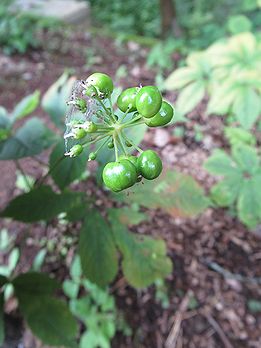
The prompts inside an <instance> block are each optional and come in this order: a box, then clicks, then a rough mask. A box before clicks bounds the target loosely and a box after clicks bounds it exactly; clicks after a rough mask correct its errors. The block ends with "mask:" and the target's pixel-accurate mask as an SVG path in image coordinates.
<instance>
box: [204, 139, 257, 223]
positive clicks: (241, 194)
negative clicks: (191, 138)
mask: <svg viewBox="0 0 261 348" xmlns="http://www.w3.org/2000/svg"><path fill="white" fill-rule="evenodd" d="M205 168H206V169H207V170H208V171H209V172H210V173H212V174H214V175H217V176H221V177H223V179H222V180H221V181H220V182H218V183H217V184H215V185H214V186H213V187H212V188H211V197H212V199H213V201H214V202H215V203H216V204H218V205H219V206H221V207H235V208H236V211H237V215H238V217H239V219H240V220H241V221H242V222H243V223H244V224H246V225H247V226H248V227H252V228H253V227H255V226H256V225H257V224H258V223H260V221H261V191H260V185H261V165H260V156H259V154H258V152H257V149H256V148H254V147H252V146H249V145H246V144H243V143H242V142H241V143H238V142H236V143H235V144H234V145H232V149H231V155H228V154H226V153H225V151H223V150H216V151H215V152H214V153H213V154H212V156H211V157H210V158H209V159H208V160H207V161H206V163H205Z"/></svg>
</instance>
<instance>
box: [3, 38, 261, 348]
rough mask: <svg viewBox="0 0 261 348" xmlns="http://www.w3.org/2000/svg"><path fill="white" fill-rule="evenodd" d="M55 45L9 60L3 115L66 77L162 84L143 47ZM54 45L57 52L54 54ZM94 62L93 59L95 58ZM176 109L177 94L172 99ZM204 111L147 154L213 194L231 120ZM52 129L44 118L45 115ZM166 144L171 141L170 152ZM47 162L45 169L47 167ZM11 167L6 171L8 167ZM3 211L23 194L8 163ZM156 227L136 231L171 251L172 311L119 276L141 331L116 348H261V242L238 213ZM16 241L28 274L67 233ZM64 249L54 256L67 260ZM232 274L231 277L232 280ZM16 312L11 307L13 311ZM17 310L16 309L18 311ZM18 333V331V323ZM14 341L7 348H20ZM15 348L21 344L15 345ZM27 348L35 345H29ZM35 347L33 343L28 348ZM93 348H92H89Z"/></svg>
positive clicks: (45, 232) (117, 341) (148, 141)
mask: <svg viewBox="0 0 261 348" xmlns="http://www.w3.org/2000/svg"><path fill="white" fill-rule="evenodd" d="M55 40H56V41H53V40H51V39H50V40H46V45H47V47H46V48H45V50H43V51H34V52H30V53H29V54H27V55H25V56H14V57H11V58H6V57H5V56H3V55H2V54H0V70H1V78H0V105H3V106H5V107H7V108H8V110H10V109H12V107H13V106H14V105H15V104H16V102H17V101H18V100H20V99H21V98H22V97H24V96H25V95H26V94H29V93H32V92H33V91H34V90H35V89H39V90H40V91H41V92H42V93H43V92H44V91H46V90H47V88H48V87H49V86H50V84H51V83H53V82H54V81H55V80H56V78H58V77H59V76H60V75H61V74H62V72H63V71H64V69H65V68H66V67H68V68H71V67H73V68H74V71H75V74H76V76H77V77H78V78H84V77H85V76H88V74H90V73H91V72H93V71H97V70H98V71H99V70H101V71H104V72H106V73H109V74H110V75H112V76H114V75H115V73H116V71H117V69H118V68H119V66H122V65H125V66H126V67H127V69H128V72H129V73H128V76H127V77H125V78H122V79H119V81H118V84H121V85H122V86H124V87H127V86H131V85H135V84H136V83H137V81H139V82H140V83H142V84H151V83H153V76H154V72H153V71H152V70H150V69H148V68H147V67H146V64H145V57H146V52H147V50H146V49H144V48H141V47H139V46H138V45H137V44H136V43H129V44H127V45H119V44H117V43H116V42H114V41H112V40H111V39H106V38H101V37H92V36H91V35H90V34H88V33H85V32H81V33H77V34H71V33H67V38H66V39H63V38H62V37H60V36H58V37H56V38H55ZM48 42H52V43H53V42H56V46H54V44H52V47H48ZM88 52H89V53H88ZM90 52H95V55H96V56H97V57H98V58H97V59H96V63H95V64H94V65H92V66H85V64H86V54H87V56H88V57H89V61H90V59H91V58H90V57H91V56H92V55H93V53H90ZM168 97H169V99H170V100H173V101H174V100H175V95H174V94H169V95H168ZM204 105H205V102H203V103H202V104H201V105H200V106H199V107H198V108H197V109H196V110H194V111H193V112H192V113H191V115H189V122H188V123H187V124H186V125H185V136H184V138H182V139H177V138H175V136H174V135H173V127H172V126H171V127H168V128H166V129H164V130H163V133H162V130H150V131H148V133H147V134H146V137H145V140H144V146H151V147H154V148H155V149H157V151H158V152H160V153H161V155H162V158H163V160H164V163H165V165H166V166H168V167H170V168H173V169H177V170H179V171H182V172H184V173H188V174H190V175H192V176H193V177H194V178H195V179H197V180H198V181H199V182H200V183H201V184H202V185H203V186H204V188H205V189H206V190H208V189H209V188H210V186H211V185H212V184H213V182H214V179H213V177H211V176H209V175H208V174H207V173H206V171H204V169H202V164H203V162H204V161H205V160H206V158H207V157H208V155H209V153H210V152H211V150H212V149H213V148H215V147H218V146H222V147H226V146H227V144H226V142H225V140H224V139H223V136H222V127H223V123H222V120H221V119H220V118H218V117H209V118H206V117H205V115H204V107H205V106H204ZM36 114H37V115H39V116H40V117H43V118H44V119H46V116H45V115H44V114H43V112H42V111H41V110H39V112H38V113H36ZM195 124H200V125H201V130H202V132H203V134H204V138H203V140H202V141H200V142H197V141H195V133H194V125H195ZM162 139H165V140H164V141H163V142H162ZM46 157H47V156H46V154H43V155H42V160H46V159H47V158H46ZM3 164H4V165H3ZM21 165H22V166H23V168H24V170H25V171H26V172H27V173H28V174H31V175H34V176H36V177H39V176H40V175H41V171H42V169H41V166H40V165H38V164H35V163H33V162H32V161H31V160H28V159H26V160H22V161H21ZM0 174H1V182H0V207H3V206H4V205H5V204H6V202H7V201H8V200H10V198H11V197H12V196H13V195H15V194H17V193H18V191H17V189H16V188H15V187H14V183H15V179H16V178H15V167H14V165H13V163H12V162H9V161H6V162H2V163H1V167H0ZM82 185H85V186H84V188H85V189H86V192H89V194H92V193H94V192H95V194H96V195H97V200H98V201H99V204H100V202H103V203H104V204H105V205H107V204H110V202H108V199H107V196H106V195H105V194H104V193H103V192H102V191H101V190H100V189H97V188H96V187H95V185H94V183H93V181H91V180H88V182H87V183H83V184H82ZM150 215H151V221H150V222H146V223H141V224H140V225H138V226H137V227H135V228H134V229H135V230H136V231H137V232H138V233H146V234H151V235H153V236H155V237H158V238H163V239H164V240H165V241H166V243H167V246H168V253H169V256H170V257H171V259H172V261H173V264H174V268H173V274H171V276H169V277H168V279H167V281H166V287H167V290H166V292H167V296H168V298H169V306H168V308H165V309H164V308H163V307H162V306H161V303H160V302H159V301H157V300H156V298H155V291H156V290H155V286H151V287H150V288H148V289H146V290H144V291H136V290H134V289H133V288H131V287H130V286H128V284H127V283H126V282H125V280H124V278H123V277H122V276H121V275H120V276H119V277H118V278H117V281H115V283H114V284H112V286H111V291H112V293H113V294H114V295H115V297H116V302H117V305H118V308H119V309H120V310H121V311H122V312H123V313H124V316H125V318H126V321H127V322H128V324H129V325H130V327H131V328H132V331H133V335H132V336H131V337H123V336H122V335H121V334H117V335H116V337H115V338H114V340H113V344H112V346H113V347H115V348H116V347H117V348H163V347H164V348H175V347H177V348H181V347H183V348H223V347H224V348H231V347H234V348H257V347H261V338H260V337H261V335H260V327H261V313H260V312H259V313H252V312H251V311H250V310H249V308H248V306H247V304H248V301H249V300H251V299H256V300H258V299H259V300H260V297H261V286H260V277H261V269H260V259H261V252H260V235H258V234H257V233H256V234H255V233H254V232H251V231H248V230H247V229H246V228H245V227H244V226H243V225H242V224H240V223H239V222H238V221H237V219H236V218H235V217H234V216H233V214H232V212H231V213H230V212H228V211H226V210H223V209H215V210H214V209H212V208H209V209H208V210H207V211H205V212H204V213H203V214H202V215H201V216H199V217H197V218H192V219H181V218H173V217H170V216H168V215H166V214H165V213H164V212H161V211H154V212H150ZM8 228H9V230H10V231H11V232H13V233H15V235H17V241H16V243H17V245H19V246H20V247H21V248H22V249H23V251H24V254H23V255H22V259H21V265H20V266H19V267H20V268H21V269H19V271H22V270H23V271H25V270H27V269H28V268H29V266H30V264H31V261H32V260H33V257H34V255H35V254H36V252H37V243H35V241H36V240H40V239H41V238H42V237H44V236H46V237H48V238H54V239H55V238H57V237H56V236H58V235H59V233H61V230H60V229H59V228H58V227H57V228H56V227H55V226H54V227H53V226H51V227H49V228H47V229H43V228H42V227H41V226H38V225H37V226H34V225H33V226H32V227H31V228H30V230H28V229H27V227H26V226H25V225H23V224H17V223H11V224H9V225H8ZM59 248H62V246H59V245H58V246H57V249H56V250H55V252H57V253H59ZM61 265H62V258H59V257H57V258H54V260H50V263H48V267H49V268H48V270H49V271H50V272H53V273H55V274H56V275H57V277H58V278H62V277H64V276H65V275H66V269H65V267H61ZM226 272H230V273H232V275H231V276H230V277H228V276H227V273H226ZM11 305H12V304H11ZM14 307H15V305H14ZM14 317H15V316H14V315H13V316H12V315H11V316H10V315H9V316H8V323H9V324H8V328H12V327H19V332H20V330H21V327H20V326H19V325H18V324H17V323H16V322H14V320H16V319H14ZM13 322H14V323H15V324H12V323H13ZM9 331H10V332H11V333H10V334H9V338H10V341H9V344H8V345H6V346H5V348H11V347H18V346H17V341H18V340H19V335H18V340H17V339H14V337H15V336H16V335H17V332H12V330H9ZM11 340H12V341H13V343H10V342H11ZM25 342H27V343H25ZM29 342H30V343H29ZM20 344H21V345H20V346H19V347H25V348H35V347H36V343H35V341H34V340H32V338H31V337H30V335H29V334H28V331H26V334H25V335H24V342H23V343H22V342H21V340H20ZM37 347H38V345H37ZM86 348H87V347H86Z"/></svg>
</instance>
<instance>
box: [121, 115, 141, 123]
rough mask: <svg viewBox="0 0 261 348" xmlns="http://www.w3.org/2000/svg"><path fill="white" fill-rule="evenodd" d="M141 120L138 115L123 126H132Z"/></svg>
mask: <svg viewBox="0 0 261 348" xmlns="http://www.w3.org/2000/svg"><path fill="white" fill-rule="evenodd" d="M141 118H142V116H141V115H138V116H137V117H134V118H133V119H132V120H130V121H129V122H126V123H125V125H128V124H132V123H134V122H136V121H138V120H140V119H141Z"/></svg>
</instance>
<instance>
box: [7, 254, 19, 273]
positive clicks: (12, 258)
mask: <svg viewBox="0 0 261 348" xmlns="http://www.w3.org/2000/svg"><path fill="white" fill-rule="evenodd" d="M19 258H20V251H19V249H18V248H14V249H13V250H12V251H11V252H10V254H9V257H8V270H9V274H11V273H12V272H13V271H14V269H15V267H16V265H17V262H18V261H19Z"/></svg>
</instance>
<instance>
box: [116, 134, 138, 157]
mask: <svg viewBox="0 0 261 348" xmlns="http://www.w3.org/2000/svg"><path fill="white" fill-rule="evenodd" d="M121 134H122V136H123V138H124V139H125V140H126V141H128V142H129V143H130V144H131V145H132V146H133V147H134V149H136V150H137V151H138V152H139V153H142V152H143V150H142V149H141V148H140V147H138V146H137V145H135V144H134V143H133V141H131V140H130V139H128V137H127V136H126V134H125V133H124V132H122V133H121Z"/></svg>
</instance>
